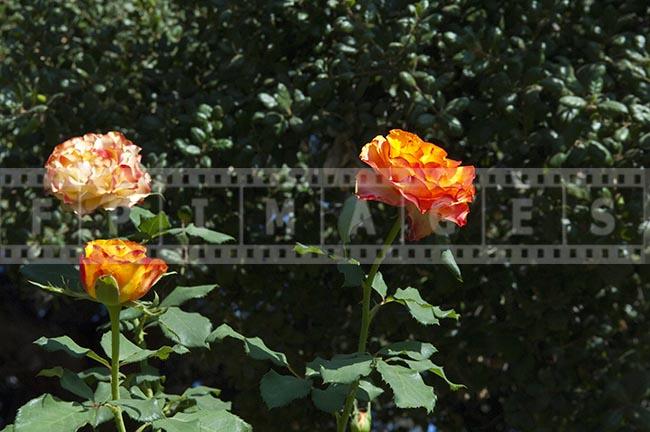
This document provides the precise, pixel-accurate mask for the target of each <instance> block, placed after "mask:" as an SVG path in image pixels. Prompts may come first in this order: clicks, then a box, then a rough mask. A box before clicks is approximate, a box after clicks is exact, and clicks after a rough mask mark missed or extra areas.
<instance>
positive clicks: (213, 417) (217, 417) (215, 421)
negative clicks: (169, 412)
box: [152, 410, 253, 432]
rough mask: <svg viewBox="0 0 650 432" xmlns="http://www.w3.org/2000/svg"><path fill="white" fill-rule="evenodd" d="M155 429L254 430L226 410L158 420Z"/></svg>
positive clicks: (201, 431) (186, 431)
mask: <svg viewBox="0 0 650 432" xmlns="http://www.w3.org/2000/svg"><path fill="white" fill-rule="evenodd" d="M152 426H153V427H154V429H158V428H160V429H163V430H165V431H167V432H225V431H227V432H251V431H252V430H253V429H252V428H251V426H250V425H249V424H247V423H246V422H244V421H243V420H242V419H240V418H239V417H237V416H236V415H234V414H232V413H229V412H228V411H225V410H220V411H207V410H200V411H197V412H193V413H178V414H176V415H175V416H174V417H171V418H166V419H163V420H156V421H154V422H153V424H152Z"/></svg>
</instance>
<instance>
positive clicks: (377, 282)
mask: <svg viewBox="0 0 650 432" xmlns="http://www.w3.org/2000/svg"><path fill="white" fill-rule="evenodd" d="M372 289H374V290H375V292H376V293H377V294H379V295H380V296H381V299H382V300H383V299H385V298H386V293H387V292H388V286H386V282H384V276H383V275H382V274H381V272H377V274H376V275H375V279H374V280H373V281H372Z"/></svg>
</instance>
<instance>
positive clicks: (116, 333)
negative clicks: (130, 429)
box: [106, 305, 126, 432]
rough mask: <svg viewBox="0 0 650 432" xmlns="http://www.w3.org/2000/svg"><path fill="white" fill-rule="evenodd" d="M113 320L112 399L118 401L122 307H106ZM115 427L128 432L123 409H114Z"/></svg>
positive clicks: (120, 431)
mask: <svg viewBox="0 0 650 432" xmlns="http://www.w3.org/2000/svg"><path fill="white" fill-rule="evenodd" d="M106 307H107V309H108V315H109V317H110V319H111V399H112V400H113V401H116V400H118V399H119V398H120V309H122V306H121V305H117V306H106ZM111 410H112V411H113V416H114V417H115V425H116V426H117V430H118V431H119V432H126V427H125V426H124V418H123V417H122V409H121V408H120V407H117V406H115V407H112V408H111Z"/></svg>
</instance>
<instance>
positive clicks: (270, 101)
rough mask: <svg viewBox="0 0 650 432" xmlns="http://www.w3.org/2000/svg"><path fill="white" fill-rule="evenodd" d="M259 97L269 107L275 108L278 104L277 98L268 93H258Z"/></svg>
mask: <svg viewBox="0 0 650 432" xmlns="http://www.w3.org/2000/svg"><path fill="white" fill-rule="evenodd" d="M257 99H259V101H260V102H262V104H263V105H264V106H265V107H266V108H268V109H273V108H275V107H276V106H278V103H277V102H276V100H275V98H274V97H273V96H271V95H270V94H268V93H260V94H259V95H257Z"/></svg>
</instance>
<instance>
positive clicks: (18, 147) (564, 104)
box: [0, 0, 650, 431]
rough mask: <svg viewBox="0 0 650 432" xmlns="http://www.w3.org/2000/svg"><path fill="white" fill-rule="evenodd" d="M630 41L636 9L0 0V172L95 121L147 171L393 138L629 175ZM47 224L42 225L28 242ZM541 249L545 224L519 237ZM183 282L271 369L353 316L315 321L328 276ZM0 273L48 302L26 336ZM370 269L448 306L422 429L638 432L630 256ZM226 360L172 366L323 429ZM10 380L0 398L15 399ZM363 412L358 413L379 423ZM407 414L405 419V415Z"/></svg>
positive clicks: (639, 351) (327, 294)
mask: <svg viewBox="0 0 650 432" xmlns="http://www.w3.org/2000/svg"><path fill="white" fill-rule="evenodd" d="M649 30H650V23H649V22H648V7H647V4H646V2H644V1H641V0H630V1H609V0H603V1H597V2H594V1H588V0H581V1H567V0H563V1H553V0H548V1H547V0H536V1H515V0H511V1H506V2H499V1H492V0H487V1H469V0H468V1H440V2H436V1H426V0H423V1H420V2H418V3H410V2H405V1H397V0H396V1H389V0H384V1H356V2H355V1H354V0H347V1H335V0H330V1H300V0H283V1H280V0H273V1H267V0H255V1H247V2H239V1H226V0H213V1H184V2H174V1H171V0H159V1H156V2H154V1H144V0H142V1H134V0H123V1H105V2H95V1H88V0H87V1H63V0H49V1H47V0H41V1H38V0H7V1H5V2H3V3H2V4H1V5H0V41H1V43H0V59H1V60H2V61H1V64H0V116H1V117H0V163H1V165H2V166H3V167H25V166H29V167H37V166H42V164H43V161H44V159H45V158H46V157H47V155H48V154H49V151H50V149H51V148H52V147H53V146H54V145H55V144H57V143H58V142H60V141H62V140H63V139H65V138H67V137H70V136H75V135H79V134H82V133H84V132H87V131H106V130H109V129H116V128H117V129H120V130H122V131H124V132H125V133H126V134H127V136H128V137H129V138H131V139H132V140H133V141H134V142H136V143H137V144H138V145H140V146H142V147H143V148H144V151H143V154H145V155H146V161H145V163H146V165H148V166H149V167H198V166H200V167H211V166H212V167H224V166H229V165H232V166H265V167H266V166H281V165H282V164H286V165H288V166H336V167H345V166H355V165H358V162H357V160H356V157H357V154H358V151H359V149H360V148H361V146H362V145H363V144H364V143H365V142H367V141H368V140H369V139H371V138H372V137H373V136H374V135H377V134H379V133H385V132H386V131H387V130H388V129H390V128H393V127H403V128H406V129H409V130H412V131H414V132H417V133H419V134H420V135H422V136H424V137H427V138H432V139H435V140H437V141H439V142H441V143H442V144H443V145H444V147H445V148H446V149H447V150H448V151H449V153H450V154H451V155H452V156H453V157H455V158H456V159H463V160H464V161H465V162H466V163H471V164H474V165H477V166H480V167H493V166H506V167H509V166H511V167H541V166H549V167H578V166H596V167H642V166H648V165H649V164H650V108H649V104H650V57H649V54H648V48H647V41H646V38H647V36H648V34H650V31H649ZM14 195H15V196H13V197H11V196H9V197H8V196H2V198H1V200H0V218H1V222H2V224H1V226H0V230H2V232H1V233H0V238H2V240H3V242H5V241H6V242H8V243H10V244H21V243H22V242H28V241H31V240H38V239H33V238H31V237H30V234H29V229H30V227H28V226H24V227H22V229H8V227H10V226H16V225H19V223H18V222H16V221H20V220H22V218H24V217H26V216H25V215H28V213H29V201H28V199H29V198H30V197H29V196H25V197H22V196H20V195H19V194H14ZM575 199H576V200H578V203H579V202H580V200H581V198H580V194H578V193H576V196H575ZM548 205H549V208H548V209H547V210H549V211H551V210H553V209H554V207H553V206H554V205H555V204H553V203H549V204H548ZM619 205H620V206H621V209H631V208H632V207H634V206H637V207H638V206H639V205H640V203H639V201H638V200H636V201H634V200H633V201H630V202H626V201H625V200H623V201H622V202H620V204H619ZM555 209H556V208H555ZM630 211H631V210H630ZM474 212H475V214H476V215H478V209H475V210H474ZM57 217H60V218H64V217H65V216H64V215H60V216H57ZM471 218H472V215H470V219H471ZM211 222H212V223H213V224H214V225H215V226H223V227H225V230H226V231H228V228H230V229H231V230H232V229H233V227H234V226H235V225H234V224H236V221H233V220H232V216H229V215H226V214H219V213H218V212H217V213H215V214H214V215H212V220H211ZM472 223H473V224H474V226H476V224H478V223H479V221H478V220H474V221H473V222H471V223H470V224H472ZM617 229H619V230H620V231H621V232H632V233H634V232H637V231H638V230H639V229H641V228H640V227H638V224H637V225H636V226H635V225H634V224H632V223H630V224H627V225H625V226H622V227H620V228H617ZM63 235H65V233H62V232H48V233H46V236H49V238H48V241H56V239H60V238H62V236H63ZM554 239H555V233H553V232H550V231H549V232H545V233H544V234H539V235H536V237H534V239H533V240H531V241H533V242H537V243H549V242H553V241H554ZM191 271H192V272H194V273H195V275H198V276H197V277H200V275H201V274H203V275H205V276H206V277H207V276H209V275H210V274H211V273H214V272H215V271H217V272H218V273H219V282H220V284H221V286H222V287H223V288H222V289H221V291H220V293H219V295H218V296H214V297H212V299H211V300H210V301H209V302H207V303H202V304H200V305H197V308H200V309H201V310H202V311H203V312H204V313H206V314H208V315H210V316H211V317H214V318H216V317H220V319H225V320H226V321H229V322H231V323H236V324H237V325H238V326H239V327H242V328H243V329H245V330H246V333H247V334H255V335H259V336H262V337H263V339H264V340H265V341H266V342H267V343H268V344H269V346H273V347H277V348H278V349H281V350H282V351H284V352H287V353H288V354H289V356H290V358H291V360H292V362H294V363H298V364H300V362H301V361H304V360H305V359H309V358H313V357H315V356H316V355H317V354H319V353H328V352H333V351H345V350H346V349H349V350H353V349H354V348H352V345H353V344H354V341H355V338H356V333H355V332H356V328H353V327H350V323H353V322H356V321H355V320H353V319H352V317H351V316H350V315H351V314H353V313H356V312H352V311H350V312H348V313H346V314H342V315H340V316H332V314H331V311H332V310H337V311H338V310H344V309H343V307H342V305H345V304H353V302H354V301H356V300H357V299H356V297H355V293H354V292H351V291H347V290H345V289H341V288H340V276H337V275H338V274H337V272H336V269H334V268H331V269H327V270H323V268H322V267H318V268H316V267H309V266H301V267H291V266H289V267H280V266H278V267H274V268H272V269H271V268H268V269H266V268H265V269H264V271H259V269H257V268H252V267H245V266H237V267H232V268H231V267H225V266H224V267H219V268H218V269H217V270H214V269H208V268H197V269H194V270H191ZM325 272H327V273H325ZM389 272H390V273H389ZM16 273H17V272H14V271H13V269H10V271H9V274H10V276H11V279H10V281H9V284H10V285H11V286H14V285H15V284H18V283H20V289H19V290H18V292H19V294H18V295H19V299H20V304H22V305H24V306H23V307H24V308H25V309H24V310H25V312H23V313H24V314H36V312H35V310H36V308H35V307H33V306H25V305H31V304H34V302H41V303H39V308H40V310H46V311H47V310H49V312H48V313H46V315H45V317H46V319H45V320H41V321H39V323H38V325H40V326H43V327H47V326H50V325H56V322H57V320H61V319H64V317H61V316H60V314H58V313H56V308H52V306H51V305H50V303H48V302H47V300H48V299H46V298H43V297H41V296H40V294H35V293H31V292H28V291H29V290H30V288H28V287H27V286H26V285H25V284H24V283H22V282H19V281H18V280H17V279H16V278H17V276H16ZM384 273H387V274H390V275H391V277H392V278H394V280H400V278H401V274H403V273H416V274H417V275H419V276H420V278H421V283H422V284H423V285H427V284H428V285H429V286H430V287H431V289H430V296H429V297H431V298H432V299H434V298H435V299H436V301H437V302H439V303H445V304H448V305H452V306H454V308H456V310H457V311H459V312H460V313H461V314H462V316H463V318H462V319H461V321H460V323H459V325H458V327H453V326H451V325H449V324H448V325H446V326H445V327H443V328H444V329H446V330H445V331H444V332H441V333H440V334H438V335H436V339H437V340H436V344H437V345H438V346H439V347H440V351H441V352H442V353H444V356H445V358H444V359H441V363H444V364H445V365H449V366H448V367H447V369H448V374H449V375H450V377H452V379H456V380H457V381H460V382H462V383H464V384H466V385H467V387H468V389H467V390H466V391H461V392H458V393H451V394H449V393H446V392H443V393H442V394H441V395H440V399H439V400H438V403H437V407H436V411H435V413H434V420H433V421H434V422H435V424H436V425H438V426H439V427H443V426H446V430H476V429H477V428H483V430H508V428H514V429H516V430H540V431H542V430H566V431H583V430H584V431H592V430H607V431H609V430H611V431H614V430H621V431H623V430H629V431H632V430H646V429H648V428H650V413H649V412H648V410H647V404H648V393H647V389H648V385H647V384H648V383H649V382H650V375H649V374H648V371H647V364H648V361H649V360H650V353H649V352H648V350H649V347H650V340H649V339H648V337H649V336H648V335H650V332H649V331H648V330H650V329H649V328H648V321H647V318H646V317H647V314H648V312H649V311H648V305H647V302H646V301H645V296H647V295H648V284H647V276H648V274H647V273H648V270H647V268H646V267H645V266H635V267H633V266H615V267H611V266H607V267H606V266H580V267H574V266H558V267H548V266H538V267H536V266H477V267H467V268H463V274H464V277H465V283H464V284H462V285H460V284H458V283H457V282H455V281H453V280H452V278H451V277H450V276H448V275H447V274H445V273H444V272H443V271H441V270H440V269H439V268H437V267H433V266H430V267H421V266H418V267H417V268H411V267H407V268H406V269H405V268H404V267H403V266H401V267H393V268H392V269H391V268H389V267H387V268H386V270H385V271H384ZM409 276H412V275H409V274H405V275H404V280H408V278H409ZM287 278H289V283H288V284H286V283H285V282H284V281H285V280H286V279H287ZM411 279H412V277H411ZM314 280H317V281H319V283H314ZM13 289H14V290H16V288H13ZM10 292H14V291H10ZM9 298H10V297H8V294H7V297H6V299H5V302H8V301H9V300H8V299H9ZM11 298H12V301H17V300H15V299H13V297H11ZM279 304H282V305H283V306H282V307H277V306H275V305H279ZM3 307H8V306H3ZM12 307H13V306H12ZM32 311H33V312H32ZM394 313H395V314H398V313H402V312H401V311H397V310H396V311H395V312H394ZM11 317H15V315H11ZM82 318H86V317H85V316H83V315H80V316H79V317H78V319H79V323H78V326H79V327H80V328H82V326H83V325H84V322H83V320H82ZM5 319H8V318H0V320H3V321H4V320H5ZM12 319H14V318H12ZM26 319H27V318H26ZM65 319H66V320H68V321H69V320H71V319H72V320H74V318H70V317H65ZM393 322H396V321H395V320H392V319H391V318H390V316H388V317H383V318H382V319H381V320H379V321H378V322H377V323H376V328H375V330H374V332H375V334H382V335H384V336H385V337H386V339H392V340H398V339H397V338H398V337H399V336H400V335H401V336H404V335H408V334H414V335H417V334H418V333H419V332H422V331H423V330H421V329H418V328H416V327H415V326H413V327H410V326H406V325H405V326H401V327H399V328H395V327H394V326H393V325H392V323H393ZM399 322H403V320H402V321H399ZM0 325H2V326H3V328H4V327H6V326H8V325H9V324H7V323H6V322H3V323H0ZM341 329H344V330H346V331H345V332H343V331H341ZM80 331H82V330H80ZM342 334H347V335H348V336H347V337H345V338H343V337H342V336H341V335H342ZM16 337H17V343H18V342H20V343H21V344H28V343H30V342H31V340H30V339H29V338H28V335H27V334H26V335H24V336H21V334H18V335H17V336H16ZM227 346H228V345H226V347H227ZM239 355H240V354H239V350H229V349H225V348H218V349H216V350H215V352H213V353H210V354H207V353H206V354H203V355H202V356H201V357H196V358H195V360H194V363H187V362H186V363H184V365H186V367H187V369H186V370H184V371H181V372H182V373H177V376H179V377H182V376H183V375H188V376H201V377H204V378H203V379H204V380H205V381H209V384H211V385H215V386H217V387H221V388H224V389H225V390H226V393H228V394H229V395H230V394H232V395H233V398H229V399H234V405H235V411H236V412H237V413H238V414H239V415H240V416H241V417H242V418H244V419H246V420H247V421H249V422H250V423H251V424H253V426H255V427H257V428H258V429H259V430H264V431H286V430H289V429H290V430H306V429H310V430H328V428H329V429H331V423H330V422H331V420H330V419H329V417H328V416H326V415H324V414H322V413H316V412H314V411H312V410H311V409H309V408H307V407H303V406H299V407H298V406H293V405H292V406H291V407H289V408H283V409H281V410H279V411H278V412H277V413H276V412H268V411H266V410H265V409H263V408H261V407H262V403H261V400H260V398H259V395H258V391H257V388H256V386H257V382H258V381H259V377H260V376H261V374H262V372H263V371H262V368H261V367H259V366H256V365H255V364H251V363H242V362H241V361H240V358H239ZM3 364H5V363H4V362H3ZM23 368H24V367H23ZM3 369H4V370H3V371H2V375H3V376H5V375H8V374H13V373H14V372H11V369H10V368H9V366H8V367H7V368H5V367H4V366H3ZM34 372H35V371H33V370H32V371H31V372H30V373H31V375H34ZM30 373H24V372H23V375H21V376H22V377H23V378H24V379H23V380H22V381H19V383H18V384H16V385H17V387H15V386H14V387H7V389H8V390H7V391H6V392H5V393H6V394H7V395H9V394H10V393H9V392H11V398H15V399H16V402H15V403H16V404H17V405H20V404H22V403H23V402H24V401H26V400H27V399H29V398H30V397H32V396H33V393H32V388H31V386H32V385H33V384H32V380H33V379H30V378H29V377H30ZM12 385H13V384H12ZM0 388H1V387H0ZM3 391H4V390H3ZM4 397H5V398H6V399H7V400H9V396H4ZM18 399H20V400H18ZM12 403H14V402H7V404H6V405H2V406H3V416H10V415H11V414H10V413H12V412H14V411H12V410H11V408H12V406H11V405H12ZM5 407H6V411H5ZM14 408H15V407H14ZM383 408H384V409H382V410H381V411H380V414H379V417H377V416H374V420H375V423H376V424H379V423H378V422H387V421H390V420H391V419H392V418H393V417H394V416H398V415H401V414H400V413H398V412H394V411H393V410H392V408H391V407H389V406H386V407H383ZM409 415H411V416H412V419H413V421H414V422H416V424H419V425H422V426H423V427H424V426H425V425H426V422H427V420H425V418H426V414H425V413H424V412H415V413H413V414H409ZM5 418H6V419H8V420H9V419H10V417H5ZM278 419H281V421H280V420H278Z"/></svg>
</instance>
